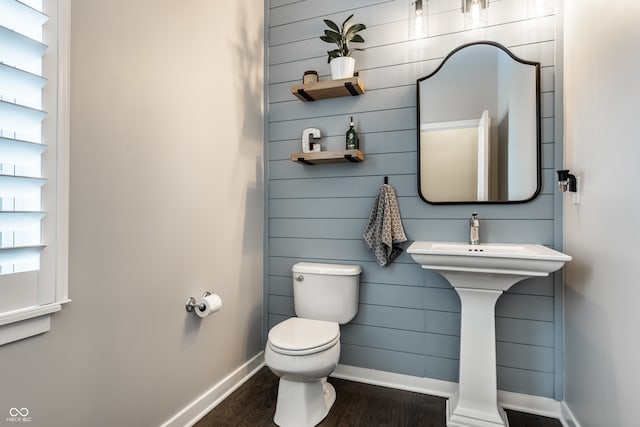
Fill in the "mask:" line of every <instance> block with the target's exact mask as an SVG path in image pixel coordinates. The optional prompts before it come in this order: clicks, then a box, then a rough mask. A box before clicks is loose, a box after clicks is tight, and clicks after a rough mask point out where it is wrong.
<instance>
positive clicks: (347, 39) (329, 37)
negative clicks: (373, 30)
mask: <svg viewBox="0 0 640 427" xmlns="http://www.w3.org/2000/svg"><path fill="white" fill-rule="evenodd" d="M351 18H353V14H351V15H350V16H349V17H348V18H347V19H345V20H344V22H343V23H342V26H340V27H339V26H338V25H337V24H336V23H335V22H333V21H331V20H329V19H325V20H324V23H325V24H327V26H328V27H329V28H330V29H328V30H324V35H323V36H320V40H322V41H324V42H327V43H333V44H336V45H337V46H338V48H337V49H333V50H330V51H328V52H327V54H328V55H329V59H328V61H327V62H329V64H330V65H331V78H332V79H334V80H337V79H345V78H348V77H353V72H354V69H355V64H356V61H355V59H353V58H352V57H351V54H352V53H353V52H354V51H356V50H364V49H360V48H353V47H351V46H349V43H364V39H363V38H362V36H361V35H360V34H358V33H359V32H360V31H362V30H364V29H366V28H367V27H366V26H365V25H364V24H354V23H350V22H349V20H350V19H351Z"/></svg>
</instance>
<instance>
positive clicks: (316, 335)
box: [269, 317, 340, 354]
mask: <svg viewBox="0 0 640 427" xmlns="http://www.w3.org/2000/svg"><path fill="white" fill-rule="evenodd" d="M339 338H340V327H339V326H338V324H337V323H336V322H327V321H324V320H311V319H302V318H300V317H292V318H290V319H287V320H285V321H284V322H282V323H278V324H277V325H276V326H274V327H273V328H271V330H270V331H269V344H271V346H272V347H276V348H275V349H276V350H283V351H281V353H284V354H292V353H305V354H309V353H313V352H314V351H313V350H315V351H321V350H324V349H325V348H328V347H331V346H332V345H333V344H335V342H336V341H338V339H339Z"/></svg>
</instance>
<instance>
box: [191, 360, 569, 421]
mask: <svg viewBox="0 0 640 427" xmlns="http://www.w3.org/2000/svg"><path fill="white" fill-rule="evenodd" d="M329 382H330V383H331V384H333V386H334V388H335V389H336V394H337V396H338V397H337V399H336V403H335V404H334V405H333V408H331V412H329V415H328V416H327V418H325V419H324V420H323V421H322V423H320V424H319V426H320V427H347V426H358V427H372V426H389V427H396V426H397V427H401V426H402V427H413V426H416V427H417V426H420V427H444V426H445V424H446V422H445V402H446V401H445V399H443V398H439V397H433V396H428V395H424V394H420V393H412V392H408V391H401V390H395V389H390V388H386V387H379V386H374V385H369V384H362V383H358V382H353V381H345V380H340V379H336V378H330V379H329ZM277 394H278V377H276V376H275V375H274V374H273V373H272V372H271V371H270V370H269V368H267V367H265V368H263V369H262V370H260V371H259V372H258V373H257V374H256V375H254V376H253V377H252V378H251V379H249V381H247V382H246V383H245V384H243V385H242V386H241V387H240V388H238V389H237V390H236V391H235V392H233V393H232V394H231V395H230V396H229V397H228V398H227V399H225V400H224V401H223V402H222V403H221V404H220V405H218V406H217V407H216V408H214V409H213V410H212V411H211V412H209V413H208V414H207V415H205V416H204V418H202V419H201V420H200V421H199V422H198V423H196V425H195V427H213V426H215V427H227V426H228V427H258V426H268V427H272V426H275V425H276V424H275V423H274V422H273V414H274V413H275V410H276V397H277ZM507 416H508V417H509V427H562V425H561V424H560V422H559V421H558V420H556V419H553V418H547V417H541V416H538V415H530V414H523V413H521V412H514V411H507Z"/></svg>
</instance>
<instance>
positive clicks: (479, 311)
mask: <svg viewBox="0 0 640 427" xmlns="http://www.w3.org/2000/svg"><path fill="white" fill-rule="evenodd" d="M456 291H457V292H458V295H460V302H461V313H462V314H461V317H462V321H461V328H460V379H459V386H458V391H457V393H456V394H455V395H454V396H453V397H452V398H451V399H450V400H449V401H448V402H447V427H504V426H507V427H508V425H509V423H508V421H507V417H506V415H505V413H504V410H503V409H502V408H501V407H499V406H498V390H497V377H496V326H495V305H496V301H497V300H498V298H499V297H500V295H502V290H487V289H477V288H456Z"/></svg>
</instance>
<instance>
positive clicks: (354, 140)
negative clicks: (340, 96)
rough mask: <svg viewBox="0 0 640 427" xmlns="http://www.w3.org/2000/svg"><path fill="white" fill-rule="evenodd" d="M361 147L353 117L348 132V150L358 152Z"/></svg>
mask: <svg viewBox="0 0 640 427" xmlns="http://www.w3.org/2000/svg"><path fill="white" fill-rule="evenodd" d="M359 146H360V141H359V140H358V131H357V130H356V128H355V127H354V126H353V117H351V122H349V130H347V150H356V149H358V147H359Z"/></svg>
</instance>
